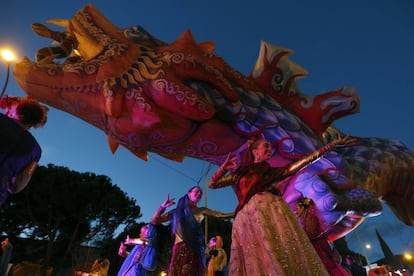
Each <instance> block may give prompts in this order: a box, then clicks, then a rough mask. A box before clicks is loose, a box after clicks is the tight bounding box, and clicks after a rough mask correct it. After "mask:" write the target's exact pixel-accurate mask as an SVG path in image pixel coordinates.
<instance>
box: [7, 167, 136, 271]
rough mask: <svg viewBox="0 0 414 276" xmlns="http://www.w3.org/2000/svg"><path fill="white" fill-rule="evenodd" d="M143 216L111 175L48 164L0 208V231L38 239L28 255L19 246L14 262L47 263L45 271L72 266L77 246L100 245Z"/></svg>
mask: <svg viewBox="0 0 414 276" xmlns="http://www.w3.org/2000/svg"><path fill="white" fill-rule="evenodd" d="M141 216H142V214H141V208H140V207H139V206H137V205H136V202H135V200H134V199H131V198H129V197H128V196H127V195H126V193H125V192H123V191H122V190H121V189H120V188H119V187H117V186H116V185H113V184H112V183H111V180H110V178H109V177H107V176H104V175H95V174H93V173H79V172H76V171H72V170H69V169H68V168H66V167H59V166H55V165H52V164H49V165H48V166H47V167H44V166H39V167H38V168H37V169H36V171H35V173H34V175H33V177H32V179H31V181H30V184H29V185H28V187H26V189H25V190H24V191H23V192H21V193H18V194H15V195H12V196H11V197H10V198H9V200H8V202H7V203H6V204H5V205H4V206H3V207H2V209H0V230H1V231H3V232H6V233H7V235H8V236H9V237H27V238H28V239H31V240H35V241H38V242H39V241H40V242H39V245H38V247H37V248H32V249H31V250H29V252H30V253H28V249H27V248H21V250H19V248H18V246H17V244H16V243H15V250H14V255H13V258H14V262H16V261H21V260H31V261H34V260H39V259H44V262H43V264H44V266H45V267H46V266H48V265H53V266H54V267H55V269H59V268H61V267H65V266H68V265H69V264H71V256H72V254H73V251H74V250H75V249H76V248H79V247H80V246H81V245H88V246H94V247H100V246H101V245H102V244H105V243H107V241H108V240H112V239H113V236H114V233H115V231H116V230H117V229H118V227H120V226H122V225H129V224H133V223H134V222H135V221H136V220H137V219H138V218H139V217H141ZM19 253H20V255H19ZM25 253H26V254H25Z"/></svg>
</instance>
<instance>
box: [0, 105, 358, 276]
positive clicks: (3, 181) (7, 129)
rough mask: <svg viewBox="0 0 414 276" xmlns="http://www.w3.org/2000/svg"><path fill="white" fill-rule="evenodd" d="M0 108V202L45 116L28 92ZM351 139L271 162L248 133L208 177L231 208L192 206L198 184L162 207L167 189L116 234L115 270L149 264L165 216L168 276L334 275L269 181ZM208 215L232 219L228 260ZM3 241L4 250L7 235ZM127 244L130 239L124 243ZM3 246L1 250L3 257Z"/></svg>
mask: <svg viewBox="0 0 414 276" xmlns="http://www.w3.org/2000/svg"><path fill="white" fill-rule="evenodd" d="M0 108H3V109H5V114H0V135H1V143H0V158H1V159H0V160H1V164H0V177H1V178H0V207H1V205H2V204H3V203H4V202H5V201H6V199H7V198H8V197H9V196H10V195H12V194H14V193H17V192H20V191H22V190H23V189H24V188H25V187H26V186H27V184H28V183H29V180H30V178H31V176H32V174H33V172H34V169H35V168H36V166H37V163H38V162H39V159H40V157H41V148H40V146H39V144H38V143H37V141H36V139H35V138H34V137H33V136H32V135H31V134H30V132H29V129H30V128H32V127H40V126H43V125H44V124H45V123H46V118H47V108H46V107H45V106H43V105H41V104H39V103H38V102H37V101H36V100H34V99H31V98H30V97H27V98H18V97H5V98H2V99H0ZM354 143H355V140H354V139H350V138H349V137H341V136H339V137H338V138H337V139H336V140H334V141H333V142H331V143H329V144H327V145H325V146H324V147H322V148H321V149H319V150H316V151H315V152H314V153H312V154H310V155H309V156H307V157H305V158H303V159H301V160H298V161H296V162H294V163H292V164H289V165H286V166H283V167H272V166H270V164H269V163H268V162H267V161H268V160H269V159H270V158H271V156H272V147H271V144H270V143H269V142H268V141H267V140H265V139H264V138H257V139H252V140H251V141H249V151H248V153H249V156H248V160H247V161H246V160H244V161H243V163H242V162H241V160H238V157H237V156H231V154H229V155H228V156H227V158H226V159H225V161H224V162H223V163H222V164H221V165H220V166H219V168H218V170H217V171H216V172H215V173H214V174H213V176H212V178H211V181H210V183H209V188H211V189H217V188H222V187H227V186H232V187H234V191H235V193H236V196H237V198H238V205H237V207H236V208H235V211H234V213H230V214H226V213H222V212H219V211H215V210H211V209H209V208H206V207H199V206H198V203H199V201H200V199H201V198H202V195H203V190H202V189H201V188H200V187H199V186H194V187H191V188H190V189H189V190H188V191H187V193H185V194H184V195H183V196H182V197H181V198H179V200H178V202H177V205H176V207H175V208H173V209H171V210H169V211H168V212H166V211H167V208H169V207H171V206H173V205H175V200H174V198H170V196H169V195H167V198H166V200H165V201H164V202H162V203H161V205H160V208H158V209H157V210H156V211H155V213H154V214H153V216H152V218H151V221H150V223H148V224H146V225H144V226H143V227H142V228H141V232H140V235H139V238H135V239H131V238H130V237H129V236H128V237H127V238H126V240H125V241H124V242H121V244H120V247H119V250H118V254H119V256H121V257H123V258H125V260H124V262H123V264H122V266H121V267H120V269H119V272H118V276H136V275H147V273H148V272H150V271H153V270H154V269H155V268H156V265H157V263H156V254H157V231H156V227H155V225H157V224H163V223H167V222H169V224H170V226H171V234H172V236H173V239H174V242H173V247H172V251H171V252H172V254H171V255H172V256H171V260H170V264H169V268H168V275H171V276H175V275H177V276H182V275H191V276H202V275H208V276H212V275H334V274H332V273H333V272H332V271H328V270H327V269H326V266H325V265H324V262H323V260H321V258H320V257H319V256H318V254H317V252H316V251H315V249H314V247H313V245H312V243H311V241H310V240H309V237H308V236H307V234H306V232H305V231H304V230H303V228H302V227H301V225H300V223H299V221H298V219H297V218H296V216H295V214H294V213H293V211H292V210H291V208H290V207H289V205H288V204H287V203H286V202H285V201H284V200H283V198H282V196H281V194H282V192H281V191H280V190H279V189H278V188H277V185H276V184H277V183H278V182H280V181H283V180H284V179H286V178H287V177H290V176H292V175H294V174H296V173H298V172H299V171H300V170H302V169H303V168H305V167H306V166H307V165H309V164H311V163H313V162H316V161H317V160H318V159H319V158H320V157H322V156H323V155H324V154H326V153H327V152H329V151H331V150H335V147H336V146H338V145H340V146H348V145H352V144H354ZM209 216H210V217H215V218H219V219H223V220H226V219H234V221H233V224H232V237H231V250H230V257H229V261H228V260H227V254H226V252H225V251H224V249H223V248H222V247H223V240H222V237H221V236H214V237H212V238H211V239H210V241H209V243H208V244H206V242H205V236H204V233H203V229H202V227H201V223H202V221H203V219H204V218H205V217H209ZM4 244H5V246H4V248H5V249H3V251H4V252H6V251H7V250H8V249H6V247H7V246H8V244H9V243H8V240H7V241H6V240H5V241H4ZM6 245H7V246H6ZM127 246H132V248H131V250H130V251H128V250H127ZM2 248H3V242H2ZM8 248H10V246H8ZM10 250H11V249H10ZM10 250H9V251H8V252H10ZM10 254H11V253H7V254H6V253H3V254H2V262H3V261H4V260H3V258H9V257H10ZM227 261H228V262H227ZM109 265H110V264H109V261H108V260H107V259H97V260H96V262H95V263H94V266H93V268H92V270H91V271H94V272H93V273H94V274H90V275H104V276H105V275H107V273H108V268H109ZM351 267H352V266H351ZM2 269H3V268H2ZM91 273H92V272H91ZM341 273H342V272H341ZM1 275H3V274H1ZM85 275H86V274H85ZM336 275H345V274H336Z"/></svg>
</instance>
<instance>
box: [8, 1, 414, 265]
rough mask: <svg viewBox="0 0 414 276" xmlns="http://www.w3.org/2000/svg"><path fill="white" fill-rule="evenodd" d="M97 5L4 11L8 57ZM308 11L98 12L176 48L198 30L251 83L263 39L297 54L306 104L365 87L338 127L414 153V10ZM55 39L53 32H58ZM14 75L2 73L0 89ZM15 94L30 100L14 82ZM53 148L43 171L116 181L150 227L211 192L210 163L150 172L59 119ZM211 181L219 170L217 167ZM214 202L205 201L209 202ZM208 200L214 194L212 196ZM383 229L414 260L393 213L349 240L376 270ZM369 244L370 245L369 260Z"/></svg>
mask: <svg viewBox="0 0 414 276" xmlns="http://www.w3.org/2000/svg"><path fill="white" fill-rule="evenodd" d="M88 2H90V1H81V0H72V1H42V0H39V1H23V0H1V2H0V11H1V13H2V16H1V17H0V48H2V47H6V46H8V47H11V48H13V49H15V50H16V52H17V54H18V56H19V60H20V59H21V58H22V57H23V56H27V57H29V58H30V59H32V60H33V59H34V55H35V52H36V50H37V49H39V48H42V47H45V46H49V45H50V43H51V41H50V40H48V39H46V38H42V37H39V36H37V35H36V34H34V33H33V32H32V31H31V28H30V25H31V23H35V22H39V23H45V22H46V20H48V19H56V18H62V19H69V18H70V17H72V15H73V14H74V13H75V12H76V11H78V10H79V9H81V8H82V7H84V6H85V5H86V4H87V3H88ZM367 2H370V1H360V0H358V1H357V0H348V1H327V0H326V1H325V0H323V1H318V0H317V1H308V0H291V1H279V0H267V1H261V0H258V1H245V0H226V1H218V0H209V1H203V2H202V1H194V0H193V1H189V0H176V1H140V0H134V1H129V0H118V1H110V0H106V1H103V0H100V1H99V0H98V1H93V2H92V3H93V4H94V5H95V6H97V7H98V9H99V10H100V11H101V12H102V13H103V14H104V15H105V16H106V17H107V18H108V19H109V20H110V21H111V22H112V23H113V24H115V25H116V26H118V27H120V28H123V27H130V26H134V25H141V26H143V27H144V28H145V29H146V30H147V31H148V32H150V33H151V34H152V35H154V36H155V37H157V38H159V39H160V40H162V41H165V42H167V43H170V42H173V41H175V40H176V39H177V38H178V37H179V35H181V33H183V32H184V31H185V30H186V29H190V30H191V31H192V33H193V35H194V37H195V39H196V40H197V41H200V42H201V41H211V40H212V41H215V43H216V54H217V55H219V56H221V57H223V58H224V60H226V61H227V62H228V63H229V64H230V65H231V66H232V67H234V68H235V69H237V70H238V71H240V72H242V73H244V74H248V73H249V72H250V70H251V69H252V68H253V65H254V64H255V62H256V58H257V55H258V52H259V46H260V41H261V40H266V41H268V42H270V43H272V44H275V45H278V46H282V47H284V48H289V49H292V50H294V54H293V55H291V56H290V59H291V60H292V61H294V62H296V63H298V64H299V65H301V66H302V67H304V68H305V69H306V70H307V71H308V72H309V76H308V77H306V78H304V79H301V80H299V81H298V85H299V88H300V90H301V91H302V92H303V93H305V94H320V93H323V92H326V91H330V90H334V89H337V88H339V87H342V86H345V85H346V86H351V87H355V88H356V90H357V91H358V93H359V95H360V98H361V107H360V109H361V110H360V113H359V114H356V115H352V116H349V117H347V118H343V119H340V120H338V121H337V122H335V123H334V126H336V127H337V128H339V129H340V130H341V131H343V132H344V133H349V134H351V135H355V136H360V137H381V138H388V139H397V140H401V141H402V142H404V143H405V144H406V145H407V146H408V147H410V148H411V149H414V131H413V122H412V118H413V117H414V110H413V107H412V106H413V102H414V69H413V64H414V51H413V49H414V17H413V16H412V15H413V14H414V2H413V1H411V0H399V1H388V0H378V1H374V2H371V3H372V4H368V3H367ZM50 27H51V28H52V29H57V28H56V27H55V26H50ZM5 74H6V66H5V65H4V64H0V85H1V86H2V85H3V83H4V80H5ZM6 94H8V95H13V96H24V95H25V94H24V93H23V91H22V90H21V89H20V88H19V87H18V85H17V84H16V82H15V81H14V79H13V77H11V79H10V81H9V86H8V89H7V91H6ZM32 133H33V134H34V136H35V137H36V138H37V139H38V141H39V143H40V144H41V145H42V148H43V156H42V159H41V162H40V164H41V165H47V164H49V163H52V164H55V165H59V166H65V167H68V168H70V169H72V170H76V171H79V172H93V173H96V174H103V175H107V176H109V177H110V178H111V179H112V182H113V183H114V184H117V185H118V186H119V187H121V189H122V190H124V191H125V192H127V193H128V195H129V196H130V197H132V198H135V199H136V201H137V204H138V205H140V206H141V208H142V209H141V211H142V214H143V217H142V218H141V220H142V221H145V222H147V221H148V220H149V219H150V217H151V215H152V213H153V211H154V210H155V209H156V208H158V206H159V204H161V202H162V201H163V200H164V199H165V198H166V196H167V194H168V193H169V194H170V195H171V196H172V197H175V198H176V199H178V198H179V197H180V196H182V195H183V194H184V193H185V192H186V191H187V190H188V188H190V187H191V186H193V185H197V184H200V185H201V186H204V185H205V182H206V174H208V169H209V164H207V163H206V162H203V161H198V160H194V159H187V160H185V161H184V162H183V163H176V162H171V161H168V160H166V159H163V158H162V157H160V156H157V155H155V154H150V160H149V161H148V162H144V161H142V160H140V159H138V158H136V157H135V156H134V155H133V154H132V153H130V152H129V151H127V150H125V149H124V148H120V149H118V151H117V153H116V154H115V155H112V153H111V152H110V150H109V147H108V145H107V142H106V137H105V135H104V133H103V132H101V131H99V130H98V129H96V128H94V127H93V126H90V125H88V124H86V123H85V122H84V121H81V120H80V119H77V118H75V117H73V116H71V115H69V114H67V113H64V112H62V111H59V110H56V109H53V108H51V110H50V112H49V119H48V123H47V124H46V126H45V127H44V128H42V129H36V130H33V131H32ZM211 169H212V170H214V169H215V167H212V168H211ZM205 192H206V191H205ZM205 194H206V193H205ZM235 205H236V197H235V195H234V194H233V192H232V190H231V189H230V188H225V189H219V190H214V191H213V190H212V191H208V206H209V207H210V208H213V209H217V210H221V211H224V212H231V211H233V210H234V207H235ZM375 229H378V231H379V232H380V234H381V235H382V236H383V238H384V239H385V241H386V242H387V243H388V244H389V246H390V247H391V249H392V251H393V252H394V253H395V254H400V253H402V252H403V251H404V250H408V249H410V242H411V252H412V253H413V250H414V248H413V247H414V246H413V242H414V228H413V227H411V228H410V227H407V226H404V225H403V224H402V223H401V222H399V221H398V220H396V219H395V218H394V216H393V215H392V214H391V212H390V211H389V210H388V208H387V207H385V210H384V213H383V214H382V215H380V216H378V217H373V218H368V219H366V221H365V222H364V223H363V224H362V225H361V226H360V227H358V228H357V230H356V231H354V232H353V233H351V234H350V235H349V236H348V243H349V246H350V247H351V249H353V250H354V251H356V252H359V253H362V254H364V253H366V254H367V256H368V258H369V260H370V261H375V260H377V259H379V258H381V257H382V252H381V250H380V247H379V244H378V242H377V238H376V236H375ZM358 239H359V240H360V241H361V245H364V244H366V243H371V245H372V249H370V250H367V251H366V252H363V249H362V248H361V247H362V246H360V243H359V242H358Z"/></svg>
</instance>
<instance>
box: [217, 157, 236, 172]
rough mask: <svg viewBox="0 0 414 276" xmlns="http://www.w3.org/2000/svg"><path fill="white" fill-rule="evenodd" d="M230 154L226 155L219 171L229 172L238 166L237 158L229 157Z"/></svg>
mask: <svg viewBox="0 0 414 276" xmlns="http://www.w3.org/2000/svg"><path fill="white" fill-rule="evenodd" d="M230 156H231V153H229V154H228V155H227V158H226V160H224V162H223V164H221V166H220V169H221V170H223V171H231V170H234V169H236V168H237V167H238V166H239V165H238V164H237V159H238V157H237V156H233V157H230Z"/></svg>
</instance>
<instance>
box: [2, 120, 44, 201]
mask: <svg viewBox="0 0 414 276" xmlns="http://www.w3.org/2000/svg"><path fill="white" fill-rule="evenodd" d="M41 154H42V150H41V148H40V146H39V144H38V143H37V141H36V139H35V138H34V137H33V135H32V134H31V133H30V132H29V131H26V130H24V129H23V128H22V127H21V126H20V125H19V124H17V123H16V122H15V121H14V120H13V119H11V118H9V117H7V116H5V115H4V114H0V201H1V202H4V201H5V200H6V198H7V197H8V194H9V192H8V191H7V190H8V189H9V190H10V188H11V187H9V186H10V185H11V184H12V183H13V182H14V178H15V177H16V176H17V175H18V174H19V172H20V171H21V170H22V169H24V168H25V167H26V166H27V165H28V164H30V162H32V161H36V162H38V161H39V160H40V156H41ZM11 190H13V189H11Z"/></svg>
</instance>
